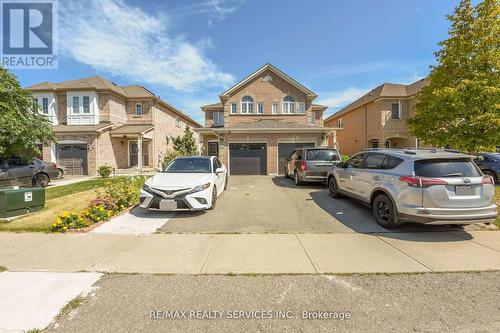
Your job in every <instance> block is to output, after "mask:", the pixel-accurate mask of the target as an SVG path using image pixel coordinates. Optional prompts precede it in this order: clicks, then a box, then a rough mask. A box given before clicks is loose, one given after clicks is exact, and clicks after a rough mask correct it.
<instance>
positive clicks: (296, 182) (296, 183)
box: [293, 171, 302, 186]
mask: <svg viewBox="0 0 500 333" xmlns="http://www.w3.org/2000/svg"><path fill="white" fill-rule="evenodd" d="M293 180H294V182H295V185H297V186H300V185H302V182H301V181H300V179H299V173H298V172H297V171H295V173H294V174H293Z"/></svg>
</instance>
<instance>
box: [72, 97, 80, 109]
mask: <svg viewBox="0 0 500 333" xmlns="http://www.w3.org/2000/svg"><path fill="white" fill-rule="evenodd" d="M73 113H80V97H78V96H73Z"/></svg>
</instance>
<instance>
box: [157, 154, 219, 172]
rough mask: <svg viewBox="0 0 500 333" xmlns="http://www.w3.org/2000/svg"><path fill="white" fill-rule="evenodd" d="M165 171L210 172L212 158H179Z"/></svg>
mask: <svg viewBox="0 0 500 333" xmlns="http://www.w3.org/2000/svg"><path fill="white" fill-rule="evenodd" d="M163 172H165V173H210V159H208V158H204V157H189V158H177V159H175V160H173V161H172V162H170V163H169V164H168V165H167V166H166V167H165V169H164V170H163Z"/></svg>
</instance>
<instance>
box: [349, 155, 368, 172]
mask: <svg viewBox="0 0 500 333" xmlns="http://www.w3.org/2000/svg"><path fill="white" fill-rule="evenodd" d="M364 157H365V154H358V155H354V156H353V157H351V159H349V160H348V161H347V162H346V163H345V166H346V168H348V169H359V168H361V163H362V162H363V158H364Z"/></svg>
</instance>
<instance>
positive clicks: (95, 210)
mask: <svg viewBox="0 0 500 333" xmlns="http://www.w3.org/2000/svg"><path fill="white" fill-rule="evenodd" d="M83 216H84V217H85V218H86V219H87V220H89V221H90V222H92V223H99V222H103V221H107V220H109V219H110V218H111V216H113V211H112V210H108V209H106V208H105V207H104V206H103V205H96V206H90V207H89V208H87V209H86V210H84V211H83Z"/></svg>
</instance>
